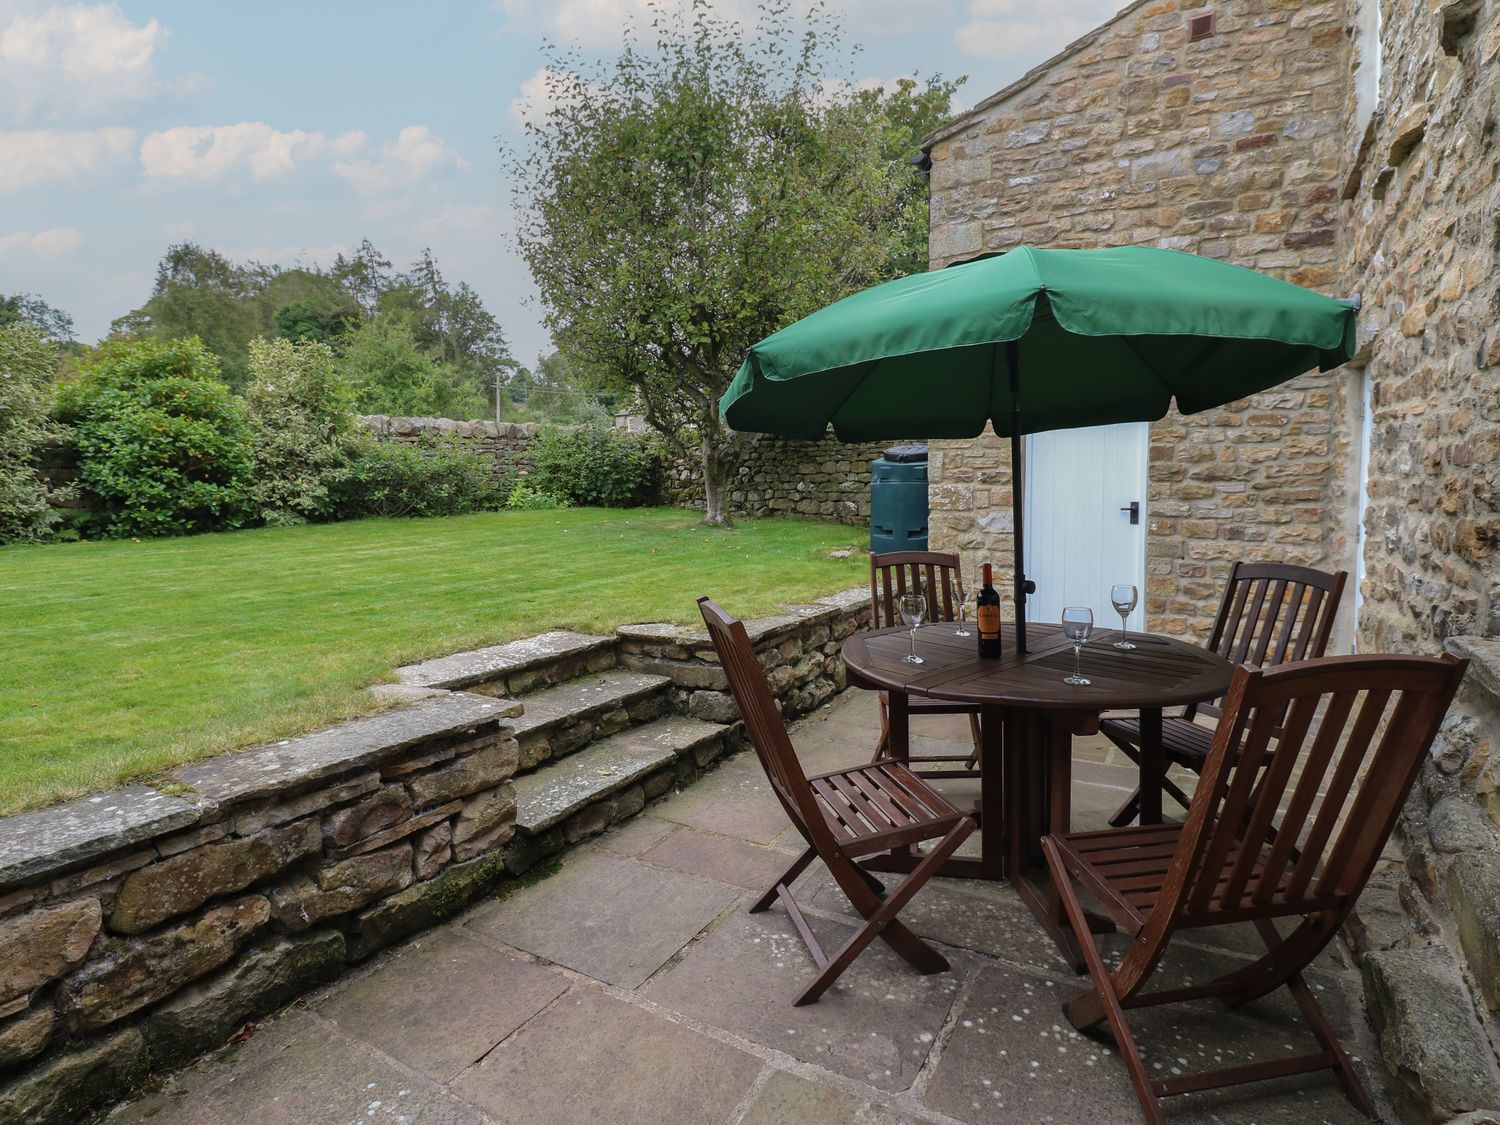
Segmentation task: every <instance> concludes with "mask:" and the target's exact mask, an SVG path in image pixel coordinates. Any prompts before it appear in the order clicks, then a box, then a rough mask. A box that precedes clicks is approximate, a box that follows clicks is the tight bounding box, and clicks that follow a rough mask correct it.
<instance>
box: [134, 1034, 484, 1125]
mask: <svg viewBox="0 0 1500 1125" xmlns="http://www.w3.org/2000/svg"><path fill="white" fill-rule="evenodd" d="M109 1120H110V1121H111V1122H114V1123H116V1125H124V1123H130V1125H135V1123H146V1122H149V1123H150V1125H311V1123H313V1122H318V1123H323V1122H328V1123H332V1122H345V1121H349V1122H353V1121H360V1122H369V1123H371V1125H380V1123H382V1122H390V1123H391V1125H409V1123H412V1122H421V1123H422V1125H482V1123H483V1125H488V1123H489V1121H490V1118H488V1117H487V1116H486V1115H485V1114H483V1113H482V1112H480V1111H479V1110H476V1109H474V1108H473V1107H471V1106H466V1105H464V1104H462V1103H461V1102H459V1101H457V1100H455V1099H454V1098H452V1097H450V1096H449V1095H448V1094H447V1093H445V1092H444V1091H443V1090H442V1089H441V1088H440V1087H438V1086H436V1085H435V1084H433V1083H431V1082H428V1081H427V1080H426V1079H424V1078H422V1077H420V1076H418V1075H414V1074H411V1073H408V1072H406V1071H404V1070H402V1069H401V1068H400V1067H398V1066H397V1065H396V1064H394V1063H392V1062H390V1061H389V1060H387V1059H384V1058H382V1057H381V1056H380V1055H379V1054H378V1053H377V1052H375V1051H372V1050H371V1049H370V1048H368V1047H366V1046H364V1045H363V1044H361V1043H359V1042H357V1041H355V1040H353V1039H350V1038H348V1037H347V1036H345V1035H342V1034H340V1033H339V1032H338V1031H337V1030H335V1029H334V1028H332V1027H330V1026H329V1025H328V1024H326V1023H323V1022H322V1021H321V1020H318V1019H317V1018H316V1017H314V1016H311V1015H309V1014H307V1013H305V1012H297V1011H293V1012H292V1013H291V1014H290V1015H288V1016H286V1017H285V1018H282V1019H279V1020H276V1021H275V1022H274V1023H267V1024H264V1025H262V1026H261V1028H260V1029H259V1030H258V1031H257V1032H256V1034H255V1037H254V1038H253V1039H251V1040H250V1041H249V1042H248V1043H245V1044H243V1045H242V1046H239V1047H236V1048H232V1049H230V1050H228V1051H226V1052H223V1053H221V1054H219V1055H215V1056H210V1057H209V1058H208V1059H205V1060H204V1061H202V1062H200V1063H198V1064H197V1065H196V1066H194V1067H193V1068H191V1069H190V1070H188V1071H185V1072H183V1073H182V1074H180V1075H179V1076H177V1078H176V1079H175V1080H174V1081H173V1083H172V1084H171V1086H169V1087H168V1088H166V1089H164V1090H162V1091H159V1092H157V1093H155V1094H152V1095H151V1096H150V1097H147V1098H144V1099H142V1100H140V1101H138V1102H134V1103H132V1104H130V1105H127V1106H124V1107H122V1108H121V1109H120V1110H118V1111H116V1112H115V1113H114V1114H113V1115H112V1116H111V1117H110V1118H109Z"/></svg>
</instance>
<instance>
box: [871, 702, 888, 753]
mask: <svg viewBox="0 0 1500 1125" xmlns="http://www.w3.org/2000/svg"><path fill="white" fill-rule="evenodd" d="M879 699H880V738H879V739H877V740H876V742H875V756H874V757H873V758H871V759H870V761H872V762H875V761H879V760H880V759H881V758H884V757H886V756H887V754H888V753H889V752H890V747H891V707H890V702H889V699H888V697H887V696H886V693H885V692H881V693H880V695H879Z"/></svg>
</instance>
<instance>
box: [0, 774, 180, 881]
mask: <svg viewBox="0 0 1500 1125" xmlns="http://www.w3.org/2000/svg"><path fill="white" fill-rule="evenodd" d="M200 815H201V813H200V811H199V809H198V808H197V806H196V805H194V804H193V803H192V802H191V801H184V800H183V799H182V798H181V797H171V796H168V795H167V794H165V793H158V792H157V791H156V790H155V789H152V788H151V787H150V786H148V785H132V786H129V787H128V788H125V789H115V790H111V791H110V792H108V793H101V794H99V795H98V796H94V797H83V798H81V799H79V800H77V801H68V802H67V803H66V804H61V805H53V806H52V807H51V808H47V809H38V810H36V811H35V812H25V813H18V814H17V815H15V816H8V817H5V818H4V819H3V820H0V890H3V889H5V888H6V887H8V886H10V885H12V884H15V883H22V882H26V881H28V880H31V879H35V878H37V877H38V876H41V875H49V874H51V873H52V872H54V871H61V870H62V869H63V868H65V867H72V866H74V865H75V864H80V863H86V862H88V861H89V860H91V859H96V858H98V857H99V856H101V855H105V854H107V853H110V852H117V851H120V850H121V849H122V848H124V847H126V846H128V845H130V844H133V843H136V842H137V841H139V840H148V839H151V838H153V837H156V836H160V835H162V834H164V833H167V832H171V831H172V830H173V829H177V828H186V827H187V826H188V825H190V824H196V823H198V818H199V816H200Z"/></svg>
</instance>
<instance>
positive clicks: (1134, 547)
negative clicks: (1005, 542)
mask: <svg viewBox="0 0 1500 1125" xmlns="http://www.w3.org/2000/svg"><path fill="white" fill-rule="evenodd" d="M1149 431H1150V426H1149V425H1148V424H1147V423H1145V422H1128V423H1125V424H1123V425H1118V426H1094V427H1090V428H1087V429H1080V430H1054V431H1052V432H1050V433H1043V434H1032V435H1031V436H1029V437H1028V438H1027V439H1026V575H1027V577H1028V578H1030V579H1031V580H1032V581H1034V582H1035V583H1036V593H1035V594H1033V595H1032V596H1031V598H1030V599H1029V601H1028V603H1027V612H1026V616H1027V619H1028V620H1031V621H1056V620H1058V619H1059V618H1060V617H1061V616H1062V611H1063V607H1064V606H1074V605H1086V606H1089V607H1090V608H1091V609H1093V611H1094V622H1095V627H1096V628H1106V629H1108V628H1114V629H1118V628H1119V627H1120V615H1119V614H1117V613H1116V612H1115V611H1114V608H1113V607H1112V606H1111V605H1110V602H1109V588H1110V587H1111V586H1113V585H1114V584H1115V583H1117V582H1129V583H1131V584H1132V585H1134V586H1135V587H1136V589H1138V590H1139V591H1140V593H1141V597H1140V599H1139V601H1138V602H1137V603H1136V609H1135V612H1134V613H1132V614H1131V616H1130V628H1132V629H1141V628H1144V625H1145V597H1146V467H1147V456H1148V449H1149V446H1150V437H1149ZM1131 504H1137V505H1139V508H1138V509H1137V511H1138V515H1137V516H1136V517H1135V520H1134V522H1132V515H1131V511H1130V506H1131Z"/></svg>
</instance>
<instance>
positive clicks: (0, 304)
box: [0, 293, 75, 344]
mask: <svg viewBox="0 0 1500 1125" xmlns="http://www.w3.org/2000/svg"><path fill="white" fill-rule="evenodd" d="M17 323H25V324H34V325H36V326H37V327H38V328H40V329H41V330H42V332H43V333H44V334H45V335H46V337H47V339H49V340H51V341H52V342H53V343H56V344H71V343H72V342H73V340H74V339H75V333H74V331H73V318H72V317H71V316H69V315H68V314H67V313H65V312H63V311H62V309H55V308H53V307H52V306H51V305H49V304H48V303H47V302H46V301H44V300H42V299H41V298H40V297H38V296H37V295H36V294H35V293H12V294H11V295H10V296H9V297H0V328H4V327H5V326H7V325H10V324H17Z"/></svg>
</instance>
